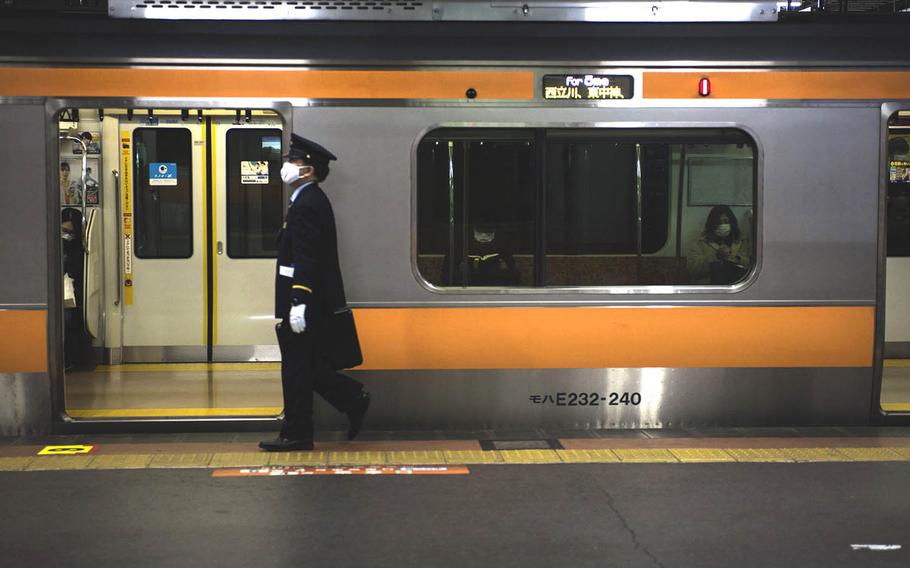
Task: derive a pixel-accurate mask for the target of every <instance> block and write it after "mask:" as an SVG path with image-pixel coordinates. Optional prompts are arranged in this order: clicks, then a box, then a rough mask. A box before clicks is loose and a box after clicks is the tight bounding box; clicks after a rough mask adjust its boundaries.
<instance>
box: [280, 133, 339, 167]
mask: <svg viewBox="0 0 910 568" xmlns="http://www.w3.org/2000/svg"><path fill="white" fill-rule="evenodd" d="M284 158H286V159H290V160H293V159H297V160H307V161H311V162H314V163H317V164H328V163H329V162H330V161H331V160H337V159H338V158H337V157H335V154H333V153H331V152H329V151H328V150H326V149H325V148H323V147H322V146H320V145H319V144H317V143H316V142H313V141H312V140H307V139H306V138H304V137H303V136H299V135H297V134H291V147H290V148H289V149H288V153H287V154H285V155H284Z"/></svg>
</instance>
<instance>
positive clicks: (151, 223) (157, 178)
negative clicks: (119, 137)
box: [133, 128, 193, 258]
mask: <svg viewBox="0 0 910 568" xmlns="http://www.w3.org/2000/svg"><path fill="white" fill-rule="evenodd" d="M133 162H134V166H135V167H134V174H133V176H134V180H135V184H134V186H133V202H134V207H135V220H134V225H135V241H136V243H135V251H136V256H137V257H139V258H190V257H191V256H193V217H192V209H193V189H192V188H193V162H192V140H191V136H190V131H189V130H187V129H185V128H137V129H135V130H134V131H133Z"/></svg>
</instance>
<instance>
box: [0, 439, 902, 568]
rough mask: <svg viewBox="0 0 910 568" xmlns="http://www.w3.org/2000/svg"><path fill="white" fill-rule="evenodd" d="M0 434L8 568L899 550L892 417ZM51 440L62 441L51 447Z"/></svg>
mask: <svg viewBox="0 0 910 568" xmlns="http://www.w3.org/2000/svg"><path fill="white" fill-rule="evenodd" d="M271 435H273V434H272V433H268V432H262V433H257V432H244V433H223V434H220V433H219V434H213V433H205V434H203V433H194V434H144V435H111V434H107V435H79V436H49V437H41V438H6V439H0V502H3V504H4V505H3V510H4V513H5V514H4V515H3V517H2V519H0V534H2V535H3V537H2V538H0V552H2V553H3V557H4V558H15V559H19V561H21V562H22V563H23V565H49V564H52V563H60V562H66V563H67V564H68V565H74V566H89V565H91V566H124V565H131V566H190V565H192V566H198V565H223V566H279V565H281V566H288V565H298V566H396V567H397V566H516V567H518V566H521V567H528V566H533V567H536V566H573V567H574V566H598V567H602V566H619V567H633V568H634V567H670V566H673V567H677V566H682V567H689V566H692V567H714V566H717V567H722V566H723V567H728V566H731V565H736V566H744V567H753V566H754V567H759V566H762V567H766V566H801V567H807V566H825V567H831V566H863V567H869V566H907V565H910V524H908V523H907V522H906V521H907V519H908V511H910V492H908V491H907V490H906V488H907V484H908V483H910V428H807V429H797V428H763V429H723V430H720V429H715V430H598V431H577V432H575V431H568V432H566V431H563V432H556V431H547V430H534V431H528V432H499V431H477V432H375V431H373V432H363V433H362V434H361V437H360V438H359V439H358V440H357V441H354V442H349V441H346V440H343V439H342V436H343V433H342V432H322V433H320V435H319V437H318V438H317V441H316V449H315V450H314V451H312V452H286V453H267V452H263V451H260V450H258V448H257V447H256V444H257V442H258V440H260V439H265V438H268V437H270V436H271ZM68 451H75V452H81V453H74V454H70V455H67V452H68Z"/></svg>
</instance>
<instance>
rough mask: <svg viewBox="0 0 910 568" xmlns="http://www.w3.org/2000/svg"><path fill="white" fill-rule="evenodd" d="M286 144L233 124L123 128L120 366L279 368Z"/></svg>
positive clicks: (277, 133)
mask: <svg viewBox="0 0 910 568" xmlns="http://www.w3.org/2000/svg"><path fill="white" fill-rule="evenodd" d="M281 132H282V130H281V122H280V119H278V118H277V117H276V116H274V115H263V116H256V117H253V116H251V114H248V115H247V119H246V120H243V121H240V120H237V118H236V117H235V116H234V115H233V113H228V112H224V113H221V114H218V113H211V114H210V115H208V116H206V117H205V118H204V120H199V121H196V122H190V121H185V120H178V119H175V120H167V119H159V120H158V121H157V123H156V124H154V125H150V124H148V122H147V121H145V122H142V121H140V122H122V123H121V125H120V134H121V152H122V153H123V155H124V156H126V155H127V154H128V155H129V162H130V163H129V167H130V170H131V171H130V172H129V173H128V174H127V175H124V176H122V184H123V194H124V195H130V198H128V199H125V200H124V202H123V205H124V207H123V218H124V223H123V229H124V230H123V239H124V241H123V244H124V247H123V249H124V250H123V257H124V260H125V262H124V266H123V272H124V274H123V282H122V284H123V286H124V299H125V301H124V307H123V351H122V353H123V361H125V362H207V361H213V360H218V361H250V360H272V359H277V357H278V350H277V346H275V336H274V317H273V305H272V302H273V298H272V287H273V278H274V273H273V271H274V262H275V261H274V258H275V256H276V251H277V246H276V236H277V234H278V231H279V229H280V228H281V222H282V219H283V214H284V207H283V202H284V197H283V186H282V183H281V179H280V175H279V171H280V168H281V140H282V134H281ZM126 165H127V164H125V163H124V164H123V166H126Z"/></svg>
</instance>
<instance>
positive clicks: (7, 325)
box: [0, 310, 47, 373]
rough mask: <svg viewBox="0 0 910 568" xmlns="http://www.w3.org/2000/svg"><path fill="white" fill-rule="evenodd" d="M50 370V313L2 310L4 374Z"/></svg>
mask: <svg viewBox="0 0 910 568" xmlns="http://www.w3.org/2000/svg"><path fill="white" fill-rule="evenodd" d="M46 371H47V312H46V311H44V310H0V373H44V372H46Z"/></svg>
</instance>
